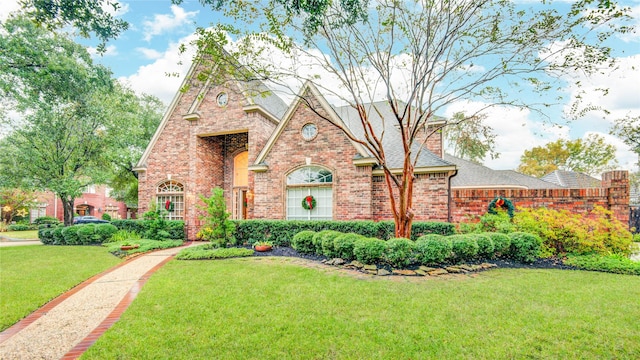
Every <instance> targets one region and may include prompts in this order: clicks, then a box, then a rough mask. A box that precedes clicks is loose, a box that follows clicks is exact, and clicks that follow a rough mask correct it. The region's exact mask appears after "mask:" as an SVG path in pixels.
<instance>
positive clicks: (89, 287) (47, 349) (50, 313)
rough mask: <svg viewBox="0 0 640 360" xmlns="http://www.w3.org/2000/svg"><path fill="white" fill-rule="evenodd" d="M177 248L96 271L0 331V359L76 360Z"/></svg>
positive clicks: (115, 318) (117, 317) (108, 326)
mask: <svg viewBox="0 0 640 360" xmlns="http://www.w3.org/2000/svg"><path fill="white" fill-rule="evenodd" d="M180 249H181V248H173V249H167V250H160V251H156V252H153V253H149V254H145V255H142V256H139V257H136V258H134V259H131V260H128V261H126V262H124V263H122V264H120V265H118V266H116V267H114V268H112V269H110V270H108V271H106V272H104V273H102V274H99V275H96V276H94V277H92V278H90V279H89V280H87V281H85V282H83V283H82V284H80V285H78V286H76V287H74V288H73V289H71V290H70V291H68V292H66V293H64V294H62V295H61V296H59V297H57V298H56V299H54V300H52V301H51V302H49V303H47V304H46V305H44V306H43V307H42V308H40V309H38V310H36V311H35V312H33V313H32V314H30V315H29V316H27V317H26V318H24V319H22V320H21V321H19V322H18V323H17V324H15V325H14V326H12V327H10V328H8V329H6V330H5V331H3V332H2V333H0V359H3V360H4V359H76V358H78V357H79V356H80V355H82V353H84V352H85V351H86V350H87V349H88V348H89V347H90V346H91V345H92V344H93V343H94V342H95V341H96V340H97V339H98V338H99V337H100V336H101V335H102V334H103V333H104V332H105V331H107V330H108V329H109V328H110V327H111V326H112V325H113V324H114V323H115V322H116V321H118V319H119V318H120V316H121V315H122V313H123V312H124V311H125V310H126V309H127V307H128V306H129V304H131V302H132V301H133V300H134V299H135V297H136V296H137V294H138V292H139V291H140V289H141V288H142V286H143V285H144V284H145V283H146V281H147V280H148V279H149V277H150V276H151V275H152V274H153V273H155V272H156V271H157V270H158V269H159V268H160V267H162V266H163V265H164V264H166V263H167V262H168V261H169V260H171V259H172V258H173V257H174V256H175V255H176V254H177V253H178V251H180Z"/></svg>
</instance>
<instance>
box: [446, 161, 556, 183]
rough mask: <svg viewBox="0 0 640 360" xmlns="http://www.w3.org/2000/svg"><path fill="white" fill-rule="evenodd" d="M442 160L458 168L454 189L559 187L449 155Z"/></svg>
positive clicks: (527, 176)
mask: <svg viewBox="0 0 640 360" xmlns="http://www.w3.org/2000/svg"><path fill="white" fill-rule="evenodd" d="M444 159H445V160H447V161H448V162H451V163H453V164H456V166H457V167H458V174H457V175H456V176H454V177H452V178H451V186H452V187H454V188H455V187H459V188H464V187H470V188H483V187H486V188H497V187H500V188H505V189H507V188H523V189H556V188H559V187H560V186H558V185H556V184H553V183H550V182H547V181H543V180H540V179H538V178H535V177H532V176H529V175H524V174H521V173H519V172H516V171H513V170H493V169H490V168H488V167H486V166H484V165H480V164H476V163H474V162H471V161H468V160H464V159H461V158H459V157H455V156H453V155H449V154H445V155H444Z"/></svg>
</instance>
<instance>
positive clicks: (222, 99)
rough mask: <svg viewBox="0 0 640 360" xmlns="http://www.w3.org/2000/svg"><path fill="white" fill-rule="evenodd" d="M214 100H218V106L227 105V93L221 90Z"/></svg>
mask: <svg viewBox="0 0 640 360" xmlns="http://www.w3.org/2000/svg"><path fill="white" fill-rule="evenodd" d="M216 101H217V102H218V105H219V106H227V103H228V102H229V95H227V93H225V92H222V93H220V94H218V97H217V98H216Z"/></svg>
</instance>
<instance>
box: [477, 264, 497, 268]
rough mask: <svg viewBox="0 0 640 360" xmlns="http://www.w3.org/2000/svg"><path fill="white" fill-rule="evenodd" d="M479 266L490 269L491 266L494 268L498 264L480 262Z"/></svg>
mask: <svg viewBox="0 0 640 360" xmlns="http://www.w3.org/2000/svg"><path fill="white" fill-rule="evenodd" d="M480 266H481V267H482V268H483V269H491V268H494V267H498V265H496V264H490V263H482V264H480Z"/></svg>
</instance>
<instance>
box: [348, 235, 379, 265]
mask: <svg viewBox="0 0 640 360" xmlns="http://www.w3.org/2000/svg"><path fill="white" fill-rule="evenodd" d="M386 250H387V244H386V243H385V241H384V240H380V239H377V238H365V237H363V238H360V239H358V240H356V242H355V244H353V255H354V256H355V258H356V260H358V261H360V262H361V263H364V264H377V263H380V262H382V261H383V259H384V253H385V251H386Z"/></svg>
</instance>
